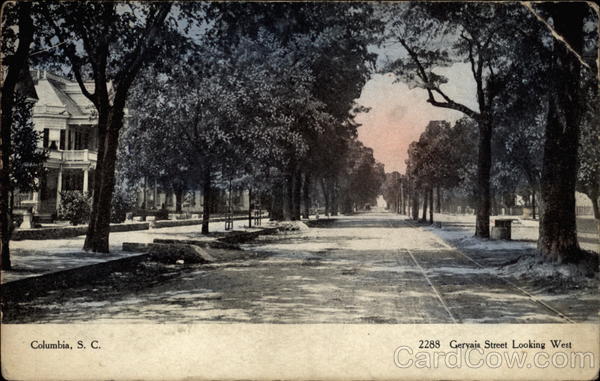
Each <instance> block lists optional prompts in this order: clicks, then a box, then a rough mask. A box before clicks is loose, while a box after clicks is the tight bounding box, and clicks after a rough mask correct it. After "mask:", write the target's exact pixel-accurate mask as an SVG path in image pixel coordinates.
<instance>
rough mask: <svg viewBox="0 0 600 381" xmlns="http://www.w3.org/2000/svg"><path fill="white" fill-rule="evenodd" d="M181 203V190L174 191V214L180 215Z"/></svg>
mask: <svg viewBox="0 0 600 381" xmlns="http://www.w3.org/2000/svg"><path fill="white" fill-rule="evenodd" d="M182 203H183V189H181V188H177V189H175V213H181V204H182Z"/></svg>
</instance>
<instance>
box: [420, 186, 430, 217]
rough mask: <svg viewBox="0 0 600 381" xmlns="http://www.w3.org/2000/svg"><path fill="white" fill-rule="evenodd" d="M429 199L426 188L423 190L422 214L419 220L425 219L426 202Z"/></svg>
mask: <svg viewBox="0 0 600 381" xmlns="http://www.w3.org/2000/svg"><path fill="white" fill-rule="evenodd" d="M428 201H429V192H428V191H427V189H424V190H423V216H422V217H421V220H422V221H423V222H425V221H427V202H428Z"/></svg>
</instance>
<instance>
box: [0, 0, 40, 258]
mask: <svg viewBox="0 0 600 381" xmlns="http://www.w3.org/2000/svg"><path fill="white" fill-rule="evenodd" d="M5 10H6V11H5V12H3V18H4V19H3V20H2V25H3V26H4V28H3V29H2V52H1V53H2V56H3V60H2V66H3V68H2V69H3V72H4V73H6V75H5V76H4V78H3V82H2V99H1V106H0V107H1V110H2V116H1V118H2V134H1V141H0V149H1V150H2V152H1V153H0V160H1V161H0V233H1V235H2V237H1V243H0V251H1V258H2V259H1V260H2V265H1V266H2V269H4V270H9V269H10V268H11V262H10V247H9V242H10V234H11V224H12V221H11V220H12V217H11V212H10V205H9V199H10V192H11V180H10V178H11V175H10V172H11V169H10V168H11V166H10V161H11V155H12V154H13V147H12V144H11V141H12V136H11V135H12V132H13V126H12V125H13V121H14V117H13V110H14V108H15V100H16V96H17V93H16V90H17V87H18V83H19V79H20V76H21V75H22V74H23V71H25V73H28V70H29V69H28V67H29V66H28V64H27V63H28V59H29V48H30V45H31V43H32V41H33V30H34V29H33V20H32V17H31V3H28V2H20V3H17V4H16V5H15V6H14V7H13V8H5ZM14 25H17V29H14V28H13V26H14Z"/></svg>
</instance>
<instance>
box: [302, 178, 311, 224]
mask: <svg viewBox="0 0 600 381" xmlns="http://www.w3.org/2000/svg"><path fill="white" fill-rule="evenodd" d="M302 199H303V204H304V211H303V213H302V217H303V218H306V219H308V218H309V216H310V174H309V173H305V174H304V183H303V184H302Z"/></svg>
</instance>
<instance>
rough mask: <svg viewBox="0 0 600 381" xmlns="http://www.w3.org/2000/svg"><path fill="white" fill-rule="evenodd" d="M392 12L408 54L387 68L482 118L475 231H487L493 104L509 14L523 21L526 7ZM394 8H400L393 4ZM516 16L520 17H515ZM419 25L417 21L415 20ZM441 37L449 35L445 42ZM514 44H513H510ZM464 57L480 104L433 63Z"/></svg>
mask: <svg viewBox="0 0 600 381" xmlns="http://www.w3.org/2000/svg"><path fill="white" fill-rule="evenodd" d="M399 8H400V12H398V13H395V15H393V16H392V17H391V20H390V27H391V34H390V36H389V37H388V38H389V39H390V40H391V41H394V42H397V43H399V44H400V45H401V46H402V47H403V48H404V49H405V51H406V52H407V57H406V58H400V59H398V60H396V61H394V62H392V63H391V64H390V65H389V66H388V67H387V69H386V70H387V71H391V72H393V73H395V74H396V75H397V76H398V78H401V79H402V80H403V81H406V82H408V83H409V84H410V85H411V86H416V87H420V88H423V89H424V90H426V91H427V95H428V100H427V102H429V103H430V104H431V105H433V106H436V107H442V108H448V109H452V110H456V111H459V112H461V113H463V114H464V115H466V116H468V117H470V118H472V119H473V120H475V121H476V122H477V124H478V128H479V142H478V161H477V163H478V170H477V172H478V174H477V196H478V203H477V219H476V228H475V235H476V236H479V237H486V238H487V237H489V215H490V173H491V165H492V157H491V141H492V131H493V124H494V123H493V122H494V121H493V118H492V110H493V104H494V102H495V98H496V97H497V95H498V94H499V93H500V91H501V88H502V82H501V81H500V80H499V78H498V76H497V73H498V72H500V71H502V70H503V68H504V66H505V64H506V63H505V62H504V60H503V59H502V58H503V57H502V53H503V52H504V51H505V50H506V49H507V44H506V42H507V41H510V40H511V39H514V30H513V29H512V25H509V24H508V23H507V20H509V19H510V20H512V22H514V23H518V22H522V20H523V16H527V15H526V14H525V11H524V10H523V9H521V8H520V7H519V6H518V5H512V4H511V5H507V4H483V3H460V4H459V3H435V4H427V3H424V4H410V5H406V4H403V5H400V6H399ZM390 11H392V12H396V11H397V9H390ZM517 20H518V21H517ZM417 25H418V26H417ZM443 39H450V41H451V43H450V44H448V43H445V42H443V41H442V40H443ZM508 49H510V47H508ZM460 61H465V62H468V63H469V64H470V67H471V73H472V75H473V79H474V81H475V83H476V99H477V105H478V109H474V108H471V107H468V106H467V105H466V104H464V103H460V102H457V101H456V100H454V99H452V98H451V97H450V96H449V95H448V94H447V93H446V92H445V91H444V90H443V89H442V85H444V84H445V83H446V82H447V79H446V78H445V77H444V76H441V75H439V74H436V73H435V72H434V69H435V68H436V67H441V66H449V65H452V64H453V63H456V62H460Z"/></svg>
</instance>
